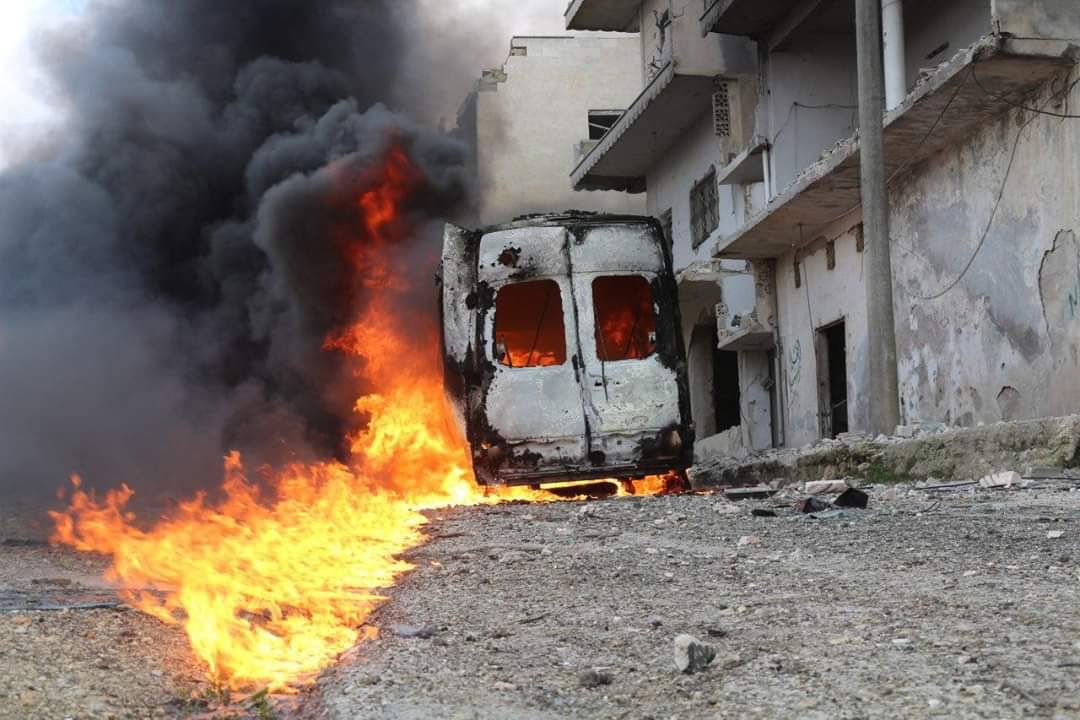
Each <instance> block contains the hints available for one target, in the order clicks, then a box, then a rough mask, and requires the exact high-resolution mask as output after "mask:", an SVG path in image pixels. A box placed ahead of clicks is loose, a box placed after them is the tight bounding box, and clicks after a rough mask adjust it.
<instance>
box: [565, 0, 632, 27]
mask: <svg viewBox="0 0 1080 720" xmlns="http://www.w3.org/2000/svg"><path fill="white" fill-rule="evenodd" d="M640 9H641V2H628V1H627V0H572V2H571V3H570V5H569V6H568V7H567V8H566V14H565V18H566V29H567V30H610V31H614V32H637V31H638V18H639V16H640Z"/></svg>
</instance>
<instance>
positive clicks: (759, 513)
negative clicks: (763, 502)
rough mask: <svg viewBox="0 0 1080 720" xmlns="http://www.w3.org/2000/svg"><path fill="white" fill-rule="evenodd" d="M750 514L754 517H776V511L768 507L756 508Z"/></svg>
mask: <svg viewBox="0 0 1080 720" xmlns="http://www.w3.org/2000/svg"><path fill="white" fill-rule="evenodd" d="M750 514H751V515H753V516H754V517H776V511H775V510H769V509H768V508H754V509H753V510H751V511H750Z"/></svg>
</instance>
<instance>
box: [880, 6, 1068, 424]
mask: <svg viewBox="0 0 1080 720" xmlns="http://www.w3.org/2000/svg"><path fill="white" fill-rule="evenodd" d="M1000 4H1001V3H999V5H1000ZM1077 79H1078V76H1077V73H1076V72H1075V70H1074V71H1073V73H1072V74H1071V76H1070V77H1069V78H1067V79H1063V80H1060V81H1056V82H1051V83H1049V84H1048V86H1047V87H1046V88H1044V89H1043V90H1042V92H1041V93H1040V94H1039V95H1038V96H1036V97H1033V98H1029V99H1027V100H1026V102H1027V104H1029V105H1032V104H1036V105H1037V106H1038V107H1045V108H1046V109H1047V110H1051V111H1054V112H1059V113H1069V112H1071V113H1076V111H1077V109H1078V108H1080V92H1078V91H1077V89H1076V86H1075V85H1072V87H1071V91H1070V92H1069V93H1068V95H1067V101H1066V102H1060V103H1057V104H1053V102H1052V100H1051V93H1052V92H1053V91H1055V90H1056V91H1058V92H1061V91H1062V90H1063V89H1064V88H1067V87H1070V84H1072V83H1075V81H1076V80H1077ZM1031 117H1032V114H1031V113H1028V112H1024V111H1021V110H1012V111H1010V112H1008V113H1006V114H1004V115H1003V116H1001V117H999V118H997V119H995V120H994V121H992V122H991V123H990V124H989V125H987V126H984V127H983V128H981V129H980V130H978V131H977V132H975V133H974V134H973V135H972V136H970V137H969V138H967V139H966V140H965V141H963V142H961V143H958V144H956V145H954V146H952V147H951V148H949V149H948V150H946V151H944V152H943V153H941V154H939V155H937V156H935V157H933V158H931V159H930V160H928V161H926V163H924V164H923V165H921V166H919V167H917V168H916V169H915V170H914V172H913V175H912V177H911V178H910V179H908V180H907V181H906V182H904V183H903V184H901V185H900V186H899V187H897V188H895V189H894V191H893V194H892V204H893V207H892V233H893V238H894V246H893V269H894V273H895V277H896V282H895V308H896V329H897V344H898V350H899V358H900V362H899V371H900V389H901V402H902V413H903V417H904V422H907V423H913V422H944V423H947V424H950V425H963V426H969V425H974V424H977V423H980V422H990V421H995V420H1001V419H1004V420H1017V419H1027V418H1037V417H1046V416H1055V415H1065V414H1068V413H1071V412H1076V410H1077V409H1078V408H1080V305H1078V301H1080V243H1078V239H1077V235H1078V232H1080V122H1078V121H1077V120H1075V119H1059V118H1054V117H1048V116H1040V117H1038V118H1037V119H1035V120H1034V121H1033V122H1031V124H1030V125H1029V126H1027V127H1026V129H1025V130H1023V134H1022V135H1021V136H1020V138H1019V141H1017V137H1018V133H1020V131H1021V128H1022V127H1023V124H1024V123H1026V122H1027V121H1028V120H1029V119H1030V118H1031ZM1017 142H1018V144H1016V145H1015V157H1013V148H1014V143H1017ZM1010 162H1011V165H1012V166H1011V169H1010V167H1009V166H1010ZM1006 177H1007V184H1006V185H1005V186H1004V191H1003V192H1002V191H1001V188H1002V183H1003V182H1005V180H1006ZM999 192H1002V195H1001V202H1000V206H999V207H997V210H996V213H995V212H994V207H995V204H996V203H997V196H998V193H999ZM991 216H993V221H992V223H991V222H990V221H991ZM988 223H990V225H989V231H988V232H986V235H985V240H984V239H983V234H984V230H986V228H987V225H988ZM973 256H974V260H972V257H973ZM969 261H970V268H969V269H968V270H967V271H966V273H965V272H964V269H965V267H966V266H967V264H968V263H969ZM961 276H962V277H961ZM958 278H961V279H959V280H958ZM953 283H956V286H955V288H953V289H951V290H949V291H948V292H945V293H944V294H943V295H941V297H938V298H933V299H929V298H930V296H933V295H937V294H940V293H941V292H942V291H943V290H945V289H946V288H948V287H949V286H950V285H952V284H953Z"/></svg>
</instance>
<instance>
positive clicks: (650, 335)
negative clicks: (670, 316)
mask: <svg viewBox="0 0 1080 720" xmlns="http://www.w3.org/2000/svg"><path fill="white" fill-rule="evenodd" d="M592 292H593V308H594V310H595V312H596V354H597V357H599V358H600V359H601V360H605V361H607V360H634V359H640V358H646V357H648V356H650V355H652V354H653V353H654V352H656V313H655V312H654V310H653V297H652V288H651V287H649V281H648V280H646V279H645V278H643V277H641V276H640V275H619V276H612V277H598V278H596V279H595V280H593V283H592Z"/></svg>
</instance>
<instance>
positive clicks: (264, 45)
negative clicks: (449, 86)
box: [0, 0, 475, 494]
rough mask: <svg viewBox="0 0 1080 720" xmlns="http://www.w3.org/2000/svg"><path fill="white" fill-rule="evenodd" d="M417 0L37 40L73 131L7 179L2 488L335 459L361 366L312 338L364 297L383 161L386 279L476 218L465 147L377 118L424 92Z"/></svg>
mask: <svg viewBox="0 0 1080 720" xmlns="http://www.w3.org/2000/svg"><path fill="white" fill-rule="evenodd" d="M414 7H415V6H414V4H413V3H411V2H400V1H399V0H319V2H312V1H311V0H228V1H227V2H223V1H222V0H183V2H140V1H136V0H131V1H130V2H117V1H116V0H113V1H111V2H101V3H99V4H97V5H92V6H91V7H90V9H89V10H88V11H87V13H86V17H85V19H84V20H82V21H80V23H79V25H78V27H74V28H68V29H67V30H65V31H54V32H53V33H52V34H50V35H47V36H43V37H42V38H40V39H39V46H40V47H43V48H44V55H45V62H46V64H47V67H48V69H49V72H50V75H51V77H52V79H53V82H54V83H55V88H53V91H54V92H56V93H57V94H58V96H59V97H60V98H61V99H62V100H63V102H64V104H65V113H66V117H67V125H66V127H65V128H64V132H63V133H61V134H59V135H56V136H55V137H52V138H51V139H50V142H49V144H48V147H45V148H41V149H39V150H38V151H37V152H36V153H34V154H33V156H32V159H30V160H28V161H24V162H22V163H21V164H19V165H17V166H15V167H12V168H9V169H7V170H6V171H4V172H3V174H0V490H2V491H3V493H4V494H8V493H10V492H12V491H16V492H19V493H24V494H25V493H29V492H32V491H35V490H37V491H40V492H42V493H51V491H52V490H53V489H54V488H56V487H57V486H58V485H60V484H61V483H62V482H63V480H64V479H65V478H66V476H67V475H68V474H69V473H71V472H74V471H78V472H79V473H81V474H82V475H83V476H84V477H85V478H86V480H87V481H88V482H89V483H90V484H91V485H93V484H95V483H96V484H98V485H110V486H111V485H115V484H117V483H119V482H127V483H129V484H130V485H131V486H132V487H134V488H135V489H136V490H138V491H140V492H143V491H145V490H147V489H154V490H160V489H168V490H171V491H175V492H182V491H184V490H188V489H190V488H191V487H195V486H205V485H208V484H210V483H211V482H213V481H215V480H216V479H217V478H218V476H219V474H220V469H219V468H220V459H221V456H222V455H223V454H224V452H225V451H226V450H228V449H230V448H236V449H239V450H241V451H242V452H244V453H245V454H246V455H247V459H248V463H249V466H255V465H257V464H258V463H261V462H267V463H277V462H281V461H284V460H295V459H311V458H314V457H330V456H333V455H335V454H339V453H340V452H341V448H342V441H343V439H344V432H345V430H346V429H348V425H349V423H350V422H355V420H354V418H353V414H352V404H353V401H354V399H355V397H354V395H355V394H354V393H353V392H351V391H348V390H346V391H343V389H344V382H343V381H344V380H345V379H346V378H348V377H350V376H351V373H352V370H353V368H350V367H348V366H346V365H345V364H343V363H344V362H345V361H344V360H343V359H342V358H341V356H340V355H336V354H334V353H327V352H323V351H322V343H323V340H324V338H325V337H326V336H327V334H328V333H330V332H332V331H333V330H334V329H335V328H337V327H339V326H340V324H342V323H344V322H347V321H348V319H349V317H350V316H351V317H355V312H356V311H357V309H358V308H359V307H361V306H362V304H363V302H364V289H363V287H355V286H354V285H352V284H350V278H349V276H348V275H347V273H346V272H345V271H344V270H343V266H342V262H343V259H344V258H343V251H342V245H343V244H342V235H343V234H347V233H355V232H359V231H358V230H357V228H358V227H360V223H358V217H357V215H358V209H357V207H356V198H357V197H358V195H359V194H360V193H361V192H362V190H363V189H364V187H365V183H369V182H370V181H371V175H370V174H371V172H372V168H375V167H377V166H378V165H379V163H381V162H382V161H383V159H384V158H385V156H386V154H387V152H388V151H389V149H390V148H391V147H399V148H401V149H402V150H403V151H404V152H405V153H406V154H407V155H408V157H409V158H410V160H411V162H412V163H413V164H414V165H415V166H416V167H417V168H419V170H420V172H421V174H422V176H423V177H422V180H421V188H420V192H418V193H417V197H416V202H415V204H414V206H413V207H411V208H410V210H411V212H412V213H413V215H414V217H413V222H414V224H415V225H416V226H417V227H421V228H425V230H424V231H423V232H422V233H420V236H419V237H418V238H417V239H416V242H415V243H414V247H410V248H402V249H401V250H400V252H401V253H406V254H409V253H411V254H415V255H416V261H415V262H412V263H409V262H405V263H403V262H397V263H395V267H398V268H400V267H414V268H416V274H417V275H420V276H421V277H416V278H411V280H412V281H414V282H416V283H417V285H418V286H423V287H430V285H431V279H430V275H428V276H427V277H422V275H424V274H425V273H430V269H431V268H430V263H429V262H428V261H427V259H428V258H429V257H430V255H431V252H430V251H431V250H432V249H433V247H437V243H438V239H437V237H435V236H434V235H433V233H434V232H437V222H434V221H436V220H438V219H440V218H443V217H448V216H451V215H453V214H454V213H455V212H457V211H458V210H459V209H461V208H462V207H463V206H464V205H465V204H466V203H467V201H468V197H467V196H468V189H467V182H466V179H465V176H464V168H463V162H464V160H463V157H464V156H463V149H462V148H461V147H459V145H458V144H457V143H456V142H455V141H453V140H451V139H449V138H448V137H447V136H445V135H443V134H441V133H438V132H435V131H433V130H428V129H425V128H424V127H422V126H421V125H419V124H417V123H414V122H412V121H410V120H408V119H406V118H405V117H404V116H403V115H400V114H397V113H396V112H394V111H392V110H390V109H388V108H387V106H386V105H384V104H382V103H384V102H385V103H391V104H393V103H395V102H396V103H397V106H398V107H400V106H401V104H400V100H401V98H402V97H403V96H407V95H408V90H409V89H410V88H404V89H403V88H402V87H400V85H399V84H398V81H399V78H401V77H403V75H404V76H408V77H409V78H410V80H411V81H414V80H415V75H416V73H415V72H414V71H413V72H407V71H406V68H407V64H406V62H405V58H407V56H408V46H409V41H410V37H411V36H413V35H414V34H415V32H416V22H415V19H414V18H412V17H410V13H411V12H412V11H413V10H411V8H414ZM474 72H475V69H474ZM411 89H414V90H415V91H416V92H422V88H418V87H417V88H411ZM425 283H426V285H425ZM429 299H430V297H429V294H427V293H423V294H422V297H421V298H420V299H419V300H418V302H426V301H428V300H429ZM425 310H426V308H425Z"/></svg>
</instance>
